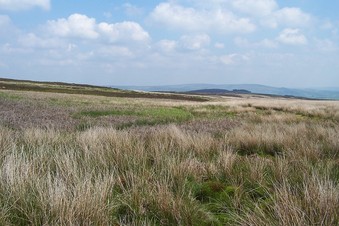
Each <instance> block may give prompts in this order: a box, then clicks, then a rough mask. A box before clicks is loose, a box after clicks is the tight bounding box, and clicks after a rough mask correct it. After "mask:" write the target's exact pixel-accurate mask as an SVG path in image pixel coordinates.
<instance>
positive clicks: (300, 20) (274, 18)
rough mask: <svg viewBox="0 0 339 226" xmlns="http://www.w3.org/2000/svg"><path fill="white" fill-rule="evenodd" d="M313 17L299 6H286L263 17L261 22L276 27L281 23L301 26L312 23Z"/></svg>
mask: <svg viewBox="0 0 339 226" xmlns="http://www.w3.org/2000/svg"><path fill="white" fill-rule="evenodd" d="M311 19H312V16H311V15H310V14H308V13H305V12H303V11H302V10H301V9H299V8H295V7H292V8H289V7H285V8H282V9H279V10H277V11H275V12H273V13H272V14H271V15H268V16H267V17H265V18H264V19H262V20H261V24H262V25H264V26H267V27H271V28H276V27H278V26H279V25H284V26H289V27H300V26H307V25H308V24H310V22H311Z"/></svg>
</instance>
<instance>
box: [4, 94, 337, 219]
mask: <svg viewBox="0 0 339 226" xmlns="http://www.w3.org/2000/svg"><path fill="white" fill-rule="evenodd" d="M0 105H1V108H0V116H1V117H0V225H338V224H339V217H338V216H339V212H338V209H339V208H338V206H339V187H338V184H339V154H338V153H339V135H338V134H339V125H338V119H337V114H338V111H337V110H338V108H339V104H338V103H337V102H315V101H295V100H283V99H281V100H280V99H279V100H271V99H265V100H261V99H251V98H250V99H230V98H215V99H214V101H213V102H209V103H191V102H178V101H168V100H166V101H164V100H153V101H150V100H147V99H138V100H133V99H124V98H107V97H93V96H81V95H66V94H42V93H34V92H29V93H25V92H17V91H11V92H10V91H8V92H1V93H0ZM160 108H161V109H165V110H166V109H173V108H174V109H176V108H178V109H179V110H180V111H179V112H183V113H185V114H186V113H191V114H192V117H190V118H188V119H187V120H186V119H185V121H180V120H177V121H176V120H169V121H159V122H161V123H159V124H157V123H155V124H154V125H153V124H147V123H146V124H140V120H141V119H143V120H145V119H147V120H148V119H149V117H145V116H144V115H137V114H136V115H108V116H107V115H105V116H100V115H99V116H96V117H89V116H83V115H81V114H80V113H81V112H84V111H89V110H92V111H93V110H94V111H99V112H101V111H112V110H116V109H119V112H124V111H126V112H130V110H131V109H160ZM146 112H147V111H146ZM165 113H166V111H165ZM170 113H171V112H170ZM166 114H167V113H166ZM166 114H165V116H162V117H168V115H166ZM161 119H162V118H161ZM126 122H127V123H131V126H128V127H120V125H121V124H122V123H126ZM156 122H158V121H156ZM133 123H134V125H133ZM138 123H139V124H138Z"/></svg>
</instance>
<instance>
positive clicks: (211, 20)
mask: <svg viewBox="0 0 339 226" xmlns="http://www.w3.org/2000/svg"><path fill="white" fill-rule="evenodd" d="M151 19H152V20H153V21H155V22H157V23H159V24H162V25H165V26H167V27H169V28H172V29H181V30H184V31H200V32H203V31H216V32H219V33H250V32H253V31H254V30H255V29H256V26H255V25H254V24H253V23H252V21H251V20H250V19H249V18H239V17H237V16H236V15H234V14H233V13H232V12H229V11H226V10H224V9H221V8H219V9H215V10H199V9H196V8H190V7H184V6H181V5H179V4H176V3H172V2H165V3H160V4H159V5H158V6H157V7H156V8H155V9H154V10H153V12H152V13H151Z"/></svg>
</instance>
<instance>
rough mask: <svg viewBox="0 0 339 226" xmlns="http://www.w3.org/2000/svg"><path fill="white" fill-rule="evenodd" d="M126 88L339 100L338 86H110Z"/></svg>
mask: <svg viewBox="0 0 339 226" xmlns="http://www.w3.org/2000/svg"><path fill="white" fill-rule="evenodd" d="M112 87H115V88H122V89H128V90H142V91H161V92H165V91H168V92H189V91H192V90H193V91H197V90H247V91H250V92H252V93H260V94H271V95H280V96H296V97H305V98H312V99H313V98H314V99H336V100H339V87H327V88H309V89H291V88H284V87H272V86H265V85H258V84H223V85H216V84H183V85H168V86H112Z"/></svg>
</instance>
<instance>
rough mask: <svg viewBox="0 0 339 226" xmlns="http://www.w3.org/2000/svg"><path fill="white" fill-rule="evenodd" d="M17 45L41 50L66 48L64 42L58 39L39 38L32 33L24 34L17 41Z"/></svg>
mask: <svg viewBox="0 0 339 226" xmlns="http://www.w3.org/2000/svg"><path fill="white" fill-rule="evenodd" d="M18 42H19V44H21V46H24V47H28V48H43V49H51V48H60V47H67V48H69V46H68V45H66V44H65V43H64V42H62V41H61V40H60V39H56V38H41V37H38V36H37V35H35V34H34V33H29V34H25V35H23V36H22V37H20V38H19V40H18Z"/></svg>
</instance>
